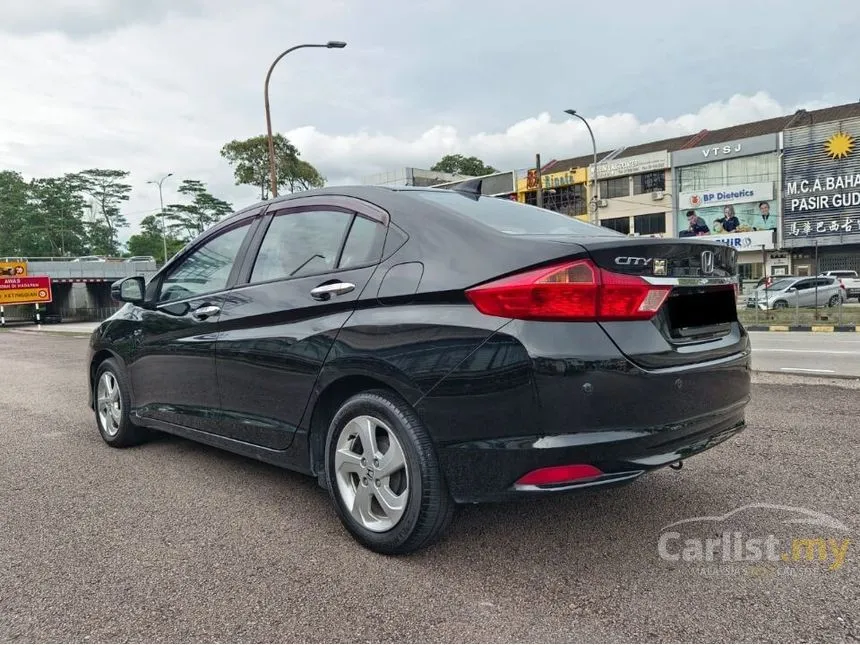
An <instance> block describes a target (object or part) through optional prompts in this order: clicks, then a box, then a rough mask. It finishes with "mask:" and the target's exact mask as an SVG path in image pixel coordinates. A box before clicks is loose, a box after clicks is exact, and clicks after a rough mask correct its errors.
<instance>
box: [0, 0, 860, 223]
mask: <svg viewBox="0 0 860 645" xmlns="http://www.w3.org/2000/svg"><path fill="white" fill-rule="evenodd" d="M553 1H554V0H550V4H552V2H553ZM655 1H658V0H655ZM13 4H14V7H13V6H12V5H13ZM7 5H9V6H7ZM407 5H408V6H407ZM457 6H459V5H457V3H454V2H453V0H431V1H429V2H424V3H422V2H418V1H417V0H416V2H415V3H406V4H404V3H402V1H400V0H350V1H349V2H346V0H320V1H319V2H317V3H306V2H294V1H292V0H272V1H265V0H248V1H247V2H246V3H244V4H242V5H240V4H238V3H233V2H229V1H228V0H206V1H205V2H204V1H203V0H193V1H192V0H188V1H187V2H180V3H176V2H173V1H168V0H152V1H151V2H150V3H148V4H147V3H132V2H129V1H128V0H77V2H72V1H71V0H63V1H62V2H60V1H59V0H45V1H44V2H39V3H36V2H34V3H30V4H29V5H28V4H27V3H5V4H3V6H2V7H0V32H2V36H0V78H3V83H4V84H3V90H4V91H3V100H2V101H0V132H2V133H3V136H2V138H0V168H3V169H13V170H18V171H19V172H22V173H23V174H24V175H25V176H27V177H33V176H52V175H58V174H62V173H65V172H73V171H77V170H83V169H85V168H90V167H102V168H121V169H126V170H129V171H130V172H131V176H130V183H132V184H133V189H134V192H133V194H132V199H131V201H130V202H128V204H127V207H126V209H125V210H126V212H127V214H128V215H129V219H130V220H131V221H132V223H134V224H137V223H138V222H139V221H140V220H141V219H142V218H143V216H145V215H146V214H148V213H151V212H155V211H156V210H157V208H158V192H157V190H156V189H155V187H153V186H151V185H147V183H146V182H147V181H148V180H150V179H156V178H158V177H160V176H162V175H164V174H165V173H167V172H172V173H173V174H174V177H173V178H171V180H168V181H167V182H166V183H165V201H166V202H167V203H170V202H171V201H174V200H175V199H176V194H175V189H176V186H177V185H178V181H179V180H181V179H183V178H189V179H201V180H203V181H206V182H207V183H209V185H210V188H211V189H212V190H213V192H214V193H215V194H216V195H218V196H220V197H223V198H225V199H228V200H230V201H231V202H232V203H233V204H234V205H235V206H236V207H240V206H243V205H246V204H248V203H251V202H253V201H255V199H256V198H257V196H258V194H257V193H256V191H255V190H254V189H253V188H247V187H236V186H235V185H234V184H233V179H232V172H231V169H230V168H229V166H227V164H226V163H225V162H224V161H223V160H222V159H221V157H220V155H219V150H220V148H221V146H222V145H223V144H224V143H225V142H227V141H229V140H231V139H234V138H245V137H248V136H253V135H257V134H261V133H263V132H264V127H265V122H264V118H263V96H262V86H263V78H264V76H265V71H266V69H267V67H268V65H269V64H270V63H271V61H272V59H273V58H274V56H276V55H277V54H278V53H279V52H280V51H281V50H282V49H283V48H285V47H287V46H289V45H291V44H294V43H300V42H325V41H326V40H329V39H342V40H346V41H347V42H348V43H349V45H348V47H347V49H345V50H324V49H323V50H305V51H300V52H296V53H294V54H291V55H290V56H289V57H288V58H286V59H284V62H283V63H281V64H280V65H279V66H278V68H277V70H276V72H275V74H274V76H273V82H272V96H271V98H272V118H273V123H274V127H275V129H276V130H278V131H281V132H285V134H287V136H288V137H290V138H291V139H292V140H293V141H294V142H295V143H296V144H297V145H298V146H299V148H300V150H301V151H302V155H303V157H304V158H305V159H306V160H308V161H309V162H311V163H312V164H314V165H315V166H317V167H318V168H319V170H320V171H321V172H322V173H323V174H324V175H325V176H327V177H328V179H329V182H330V183H333V184H343V183H350V182H356V181H359V180H361V179H362V178H364V177H367V176H369V175H374V174H377V173H381V172H390V171H396V170H398V169H402V168H403V167H406V166H415V167H429V166H430V165H432V164H433V163H434V162H435V161H437V160H438V159H439V158H440V157H442V156H443V155H444V154H447V153H463V154H467V155H476V156H478V157H481V158H482V159H484V161H486V162H487V163H490V164H492V165H494V166H496V167H498V168H506V169H507V168H522V167H525V166H527V165H529V164H531V163H532V161H533V159H534V155H535V153H537V152H539V153H540V154H541V156H542V158H543V159H544V160H546V161H549V160H550V159H552V158H564V157H570V156H574V155H580V154H586V153H588V152H590V150H591V142H590V139H589V138H588V134H587V132H586V130H585V128H584V126H583V125H582V124H581V122H579V121H578V120H568V119H567V117H566V116H565V115H564V114H563V112H562V111H561V109H558V110H556V111H553V112H552V113H550V112H546V111H544V110H545V109H546V107H547V106H552V105H557V104H558V103H559V102H562V103H564V102H565V101H566V100H567V99H565V98H563V95H566V94H567V93H568V91H571V92H575V93H576V94H577V95H578V96H591V95H593V96H602V95H607V94H609V93H611V91H615V92H616V93H617V91H618V89H617V88H618V87H620V86H623V85H625V83H626V84H628V85H630V89H629V92H630V95H631V96H632V97H635V98H631V99H629V100H628V99H625V100H623V101H620V102H617V105H623V106H624V107H625V109H627V110H628V111H627V112H626V113H616V111H615V110H614V106H611V107H610V108H608V109H599V107H598V106H599V104H591V106H589V105H588V104H585V103H584V102H581V103H580V104H579V105H577V107H578V108H579V109H580V110H581V111H582V113H583V114H584V116H586V117H587V118H588V119H589V121H590V123H591V125H592V127H593V129H594V132H595V136H596V138H597V142H598V147H599V148H600V149H612V148H614V147H617V146H619V145H631V144H635V143H641V142H644V141H649V140H654V139H660V138H664V137H671V136H675V135H682V134H686V133H694V132H697V131H698V130H701V129H702V128H710V129H714V128H719V127H723V126H726V125H732V124H737V123H742V122H745V121H750V120H756V119H761V118H767V117H772V116H777V115H781V114H786V113H790V112H792V111H793V110H794V109H795V108H796V107H797V106H795V105H794V104H793V103H794V102H797V101H799V100H802V98H803V97H804V96H806V95H805V94H802V93H799V91H796V90H791V91H789V90H788V89H785V87H784V86H780V85H779V81H780V78H781V77H780V76H779V75H771V76H770V78H772V79H773V81H772V83H771V82H768V85H767V87H768V89H770V91H771V93H770V94H769V93H766V92H758V93H756V92H755V91H754V90H752V91H748V92H747V94H746V95H744V94H739V95H736V96H731V97H729V96H728V95H726V96H725V97H724V99H723V100H722V101H719V102H716V103H714V102H710V99H703V100H702V102H701V105H699V106H696V104H695V103H694V102H691V100H690V98H689V95H690V92H680V95H679V96H678V97H677V98H676V97H673V96H671V95H672V94H673V92H674V90H673V89H672V87H671V85H670V84H668V83H667V84H664V85H663V89H662V90H661V91H662V92H663V93H664V94H666V96H665V97H663V98H662V99H659V97H658V99H659V100H657V101H656V102H655V99H654V97H653V96H648V95H646V94H644V93H642V92H637V87H636V86H635V83H636V82H639V81H636V80H635V78H638V77H639V76H641V74H640V73H639V72H637V71H636V70H635V69H634V68H633V67H632V65H633V63H631V60H632V61H633V62H635V57H632V54H630V53H628V54H625V56H626V58H624V65H625V66H627V67H625V68H624V69H625V71H624V73H623V74H622V75H620V76H618V77H613V76H612V75H610V77H609V78H610V80H609V81H608V83H609V84H610V86H611V87H609V88H608V89H606V88H601V87H600V86H598V85H595V86H590V85H587V83H591V82H592V81H591V80H589V77H588V75H585V76H584V77H583V78H582V79H579V80H576V82H575V84H574V86H571V88H567V87H564V83H562V88H561V89H559V88H558V87H557V82H558V80H559V74H561V76H562V77H567V76H568V75H569V74H568V71H567V70H559V69H555V68H553V67H551V66H534V65H531V64H530V63H529V62H528V60H527V59H528V57H522V56H519V55H518V52H520V51H531V49H530V45H535V44H536V43H538V42H539V43H542V46H543V47H544V48H545V49H544V54H545V55H547V56H549V57H552V56H553V55H555V56H559V54H560V50H559V51H554V50H550V49H548V48H550V47H562V48H564V47H567V43H568V42H569V31H568V29H567V27H566V26H564V27H563V28H562V26H559V27H558V29H557V30H556V29H555V25H556V24H558V25H565V24H567V23H566V20H567V18H565V16H567V17H568V18H570V17H571V16H577V15H578V14H577V13H576V12H577V11H578V10H577V9H575V8H573V7H572V6H571V5H570V4H569V3H567V2H564V1H563V0H558V2H557V3H556V6H555V8H554V9H552V11H550V8H549V7H548V8H547V9H546V11H547V12H548V15H549V13H552V12H555V13H554V14H553V15H558V17H559V19H558V21H553V24H545V25H543V26H542V27H541V30H542V31H539V33H538V32H536V33H535V34H532V35H531V36H530V35H529V34H528V33H526V32H523V31H522V30H519V31H518V30H516V29H513V27H514V26H513V25H512V24H511V23H510V21H509V20H508V18H509V16H508V14H507V13H505V12H508V11H513V12H515V13H517V15H519V12H520V11H521V9H522V7H521V5H520V4H518V3H513V2H509V3H508V4H506V5H505V7H507V8H506V9H505V11H504V12H502V13H500V14H499V15H498V16H487V15H485V13H481V12H480V11H478V10H477V9H475V8H474V7H472V6H471V5H463V6H461V7H460V8H459V9H455V7H457ZM852 6H853V5H852ZM452 12H459V13H458V14H457V15H459V16H463V15H464V14H468V15H467V16H466V17H464V18H463V20H461V21H460V22H459V23H457V24H452V23H451V21H450V16H451V15H452ZM469 12H472V14H474V15H472V14H469ZM565 12H566V13H565ZM477 14H480V15H477ZM780 15H781V16H784V14H780ZM478 17H481V19H482V21H483V23H482V24H484V26H485V27H486V30H485V31H483V32H481V33H478V31H476V30H473V29H471V28H470V27H469V26H468V25H470V24H471V22H470V21H474V20H475V19H477V18H478ZM780 19H783V18H780ZM785 19H786V20H787V19H788V18H785ZM666 20H667V21H670V20H671V17H667V19H666ZM797 20H800V19H799V18H798V19H797ZM620 28H621V27H620V26H619V25H615V26H614V27H613V29H620ZM636 28H637V29H638V25H636ZM445 29H448V31H444V30H445ZM666 29H667V30H670V31H671V25H670V24H669V23H668V22H667V24H666ZM512 30H513V31H512ZM552 30H555V31H556V32H557V33H553V34H552V38H550V31H552ZM559 30H560V31H559ZM440 33H441V34H443V36H444V39H449V40H451V41H452V42H447V41H446V42H444V43H443V42H440V36H439V34H440ZM619 33H620V32H619ZM775 33H776V32H775ZM598 35H599V34H598ZM586 36H588V35H587V34H586V35H583V38H586ZM588 37H590V36H588ZM595 37H597V36H595ZM454 41H456V42H454ZM625 42H626V40H625V39H624V38H619V43H620V44H619V46H618V47H619V48H623V47H624V46H626V45H624V43H625ZM553 43H557V44H553ZM583 43H585V41H583ZM440 45H445V46H440ZM585 46H586V45H585V44H583V47H585ZM634 49H635V48H634ZM506 51H507V52H509V53H510V56H509V57H508V58H509V59H510V60H508V61H506V62H504V65H505V67H504V69H501V68H500V67H499V65H500V63H499V60H500V57H499V55H500V54H501V53H502V52H506ZM619 51H620V50H619ZM487 52H491V54H492V55H490V54H487ZM609 53H611V52H609ZM622 53H623V52H622ZM619 56H621V54H619ZM774 56H775V59H774V60H776V59H778V62H779V64H780V65H783V54H781V53H775V54H774ZM768 60H770V59H768ZM840 60H841V59H840ZM604 62H605V64H606V65H610V64H612V61H611V60H610V59H608V58H607V59H606V61H604ZM765 62H767V61H765V60H764V59H762V64H764V63H765ZM679 64H680V63H679ZM768 64H776V63H774V61H773V60H770V63H768ZM515 65H525V66H526V67H525V69H526V70H528V71H529V74H532V75H533V77H534V78H533V82H529V83H520V82H511V83H510V84H509V85H506V84H505V82H504V81H499V75H501V76H502V77H504V76H505V75H508V74H510V75H511V78H519V77H517V76H516V73H517V71H516V70H517V69H520V68H515V67H514V66H515ZM725 65H726V63H724V62H721V61H717V62H715V63H714V67H713V68H712V69H711V71H709V72H707V73H708V74H710V77H711V78H717V79H718V80H721V81H722V79H724V77H725V69H724V68H725ZM463 66H466V67H465V69H466V71H465V72H463V71H462V70H463V69H464V67H463ZM620 68H621V67H620V63H619V69H620ZM756 69H758V68H756ZM852 69H855V68H850V66H849V71H850V70H852ZM837 71H839V70H837ZM675 73H677V74H679V75H683V70H677V71H676V72H675ZM698 73H699V74H700V75H702V76H701V77H702V78H705V74H706V72H705V71H701V70H700V71H699V72H698ZM834 73H836V72H834ZM664 74H665V77H666V78H672V74H673V72H672V70H670V69H666V70H665V71H664ZM574 76H575V75H574ZM634 77H635V78H634ZM631 79H633V80H631ZM640 81H641V79H640ZM595 82H596V81H595ZM804 85H805V86H808V83H804ZM849 85H850V83H848V82H847V81H846V86H849ZM762 86H763V83H758V84H757V85H753V86H752V87H762ZM742 87H745V85H742ZM774 88H777V89H774ZM604 90H606V91H604ZM803 91H804V92H805V91H806V89H804V90H803ZM721 92H722V90H721ZM712 95H713V92H712V94H708V95H707V96H709V97H710V96H712ZM813 95H815V94H814V93H813ZM703 96H705V95H704V94H703ZM716 96H719V94H716ZM826 98H827V99H828V103H830V104H833V103H838V102H844V101H845V100H846V97H843V96H828V97H826ZM847 100H853V98H849V99H847ZM675 105H681V106H682V107H681V108H678V109H674V108H673V107H667V106H675ZM563 107H567V106H566V105H562V108H563ZM682 111H683V112H688V113H683V114H682V113H681V112H682ZM601 112H602V114H601ZM529 114H531V115H532V116H527V117H526V118H522V116H523V115H529ZM646 114H647V115H649V116H647V117H646V116H643V115H646ZM654 114H662V116H661V117H660V118H654V116H653V115H654ZM512 115H516V116H512ZM506 124H509V125H506ZM127 233H128V232H127Z"/></svg>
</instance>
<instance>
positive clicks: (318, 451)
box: [302, 367, 422, 483]
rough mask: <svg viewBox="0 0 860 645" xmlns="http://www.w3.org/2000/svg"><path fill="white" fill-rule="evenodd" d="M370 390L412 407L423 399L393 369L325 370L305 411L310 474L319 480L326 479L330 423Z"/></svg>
mask: <svg viewBox="0 0 860 645" xmlns="http://www.w3.org/2000/svg"><path fill="white" fill-rule="evenodd" d="M368 390H388V391H390V392H392V393H394V394H396V395H398V396H399V397H400V398H402V399H404V400H405V401H406V402H407V403H409V404H410V405H412V404H413V403H414V402H415V401H417V400H419V399H420V398H421V396H422V392H421V390H420V389H419V388H418V387H417V385H415V384H414V383H412V382H411V381H410V380H409V379H408V378H406V377H405V376H404V375H401V374H397V373H393V372H392V371H391V369H390V367H389V369H388V370H385V371H381V370H380V371H374V372H372V373H369V372H368V371H365V370H355V371H343V370H340V369H334V368H332V369H326V368H323V371H322V372H321V373H320V378H319V379H318V381H317V387H316V388H315V389H314V394H313V396H312V399H311V401H309V402H308V407H307V410H306V411H305V416H306V418H307V419H308V421H307V425H306V426H305V427H307V428H308V463H309V466H310V471H311V473H312V474H313V475H315V476H317V478H321V477H322V476H323V471H324V460H325V441H326V436H327V434H328V426H329V423H330V422H331V420H332V418H333V417H334V415H335V414H336V413H337V411H338V409H339V408H340V406H341V404H343V402H344V401H346V400H347V399H348V398H350V397H351V396H354V395H355V394H358V393H359V392H365V391H368ZM302 425H305V424H304V423H303V424H302ZM320 481H321V480H320ZM321 483H322V481H321Z"/></svg>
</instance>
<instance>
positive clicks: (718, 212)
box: [676, 182, 779, 248]
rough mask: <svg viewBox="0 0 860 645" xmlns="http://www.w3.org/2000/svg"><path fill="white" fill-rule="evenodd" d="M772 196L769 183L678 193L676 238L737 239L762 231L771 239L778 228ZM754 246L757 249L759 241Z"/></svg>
mask: <svg viewBox="0 0 860 645" xmlns="http://www.w3.org/2000/svg"><path fill="white" fill-rule="evenodd" d="M775 197H776V196H775V194H774V185H773V183H771V182H766V183H752V184H738V185H734V186H723V187H719V188H713V189H710V190H699V191H695V192H689V193H679V194H678V215H677V221H676V226H677V231H678V236H679V237H699V236H709V237H710V236H714V235H729V236H736V235H737V234H741V233H742V234H749V233H755V232H765V233H766V235H770V239H771V240H772V239H773V235H772V233H771V231H775V230H777V229H778V228H779V214H778V212H777V203H776V200H775ZM762 239H764V238H762ZM771 244H772V242H771ZM757 245H758V246H759V247H760V245H761V242H757ZM771 248H772V247H771Z"/></svg>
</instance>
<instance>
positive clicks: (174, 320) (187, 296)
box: [129, 219, 253, 430]
mask: <svg viewBox="0 0 860 645" xmlns="http://www.w3.org/2000/svg"><path fill="white" fill-rule="evenodd" d="M252 224H253V222H252V220H249V219H246V220H244V221H242V222H239V223H237V224H235V225H232V226H228V227H226V228H225V229H223V230H217V232H215V233H214V234H213V235H211V236H209V237H207V238H205V239H203V240H202V241H201V243H199V244H197V245H195V246H194V247H193V248H192V249H190V250H189V252H187V253H186V254H185V255H184V256H183V257H182V258H180V259H179V260H178V261H177V262H176V263H174V264H173V265H171V266H170V267H169V268H168V269H167V271H166V272H165V274H164V275H162V276H159V277H158V278H157V279H156V280H154V281H153V283H151V284H150V285H149V287H148V288H147V298H148V300H149V301H150V302H151V305H150V306H147V307H142V308H140V323H139V325H138V326H137V329H136V330H135V332H134V334H133V338H134V340H133V342H134V345H135V347H134V351H133V360H132V361H130V363H129V378H130V380H131V386H132V391H133V393H134V401H135V408H136V409H137V412H138V414H139V415H141V416H142V417H144V418H148V419H154V420H156V421H161V422H166V423H170V424H174V425H179V426H184V427H187V428H193V429H196V430H211V429H212V427H213V422H214V418H215V417H217V415H218V414H219V409H220V400H219V398H218V383H217V379H216V374H215V340H216V329H217V324H218V318H219V314H220V311H221V306H222V303H223V300H224V295H225V293H226V290H227V288H228V286H229V285H230V284H231V279H233V280H234V281H235V277H234V276H235V274H236V272H237V270H238V267H237V264H239V263H237V259H238V258H241V253H242V249H243V247H244V246H247V244H248V243H249V242H250V235H249V233H250V232H251V230H252Z"/></svg>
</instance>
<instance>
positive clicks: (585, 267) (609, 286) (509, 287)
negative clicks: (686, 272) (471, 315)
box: [466, 260, 671, 321]
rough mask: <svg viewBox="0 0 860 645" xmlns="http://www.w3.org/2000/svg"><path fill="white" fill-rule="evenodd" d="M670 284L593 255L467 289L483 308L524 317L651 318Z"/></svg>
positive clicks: (499, 313) (608, 319) (474, 302)
mask: <svg viewBox="0 0 860 645" xmlns="http://www.w3.org/2000/svg"><path fill="white" fill-rule="evenodd" d="M670 290H671V287H670V286H654V285H651V284H649V283H648V282H646V281H645V280H643V279H642V278H640V277H638V276H631V275H622V274H620V273H611V272H609V271H606V270H605V269H600V268H598V267H596V266H594V264H592V263H591V262H590V261H589V260H577V261H575V262H568V263H566V264H563V265H556V266H552V267H545V268H543V269H536V270H533V271H528V272H526V273H520V274H518V275H515V276H511V277H508V278H502V279H501V280H496V281H494V282H490V283H488V284H484V285H481V286H478V287H474V288H472V289H469V290H467V291H466V296H467V297H468V298H469V300H470V301H471V302H472V304H473V305H475V307H476V308H477V309H478V311H480V312H481V313H485V314H487V315H490V316H501V317H503V318H517V319H520V320H566V321H611V320H648V319H650V318H652V317H653V316H654V314H656V313H657V311H659V309H660V307H661V306H663V303H664V302H665V301H666V297H667V296H668V295H669V291H670Z"/></svg>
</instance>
